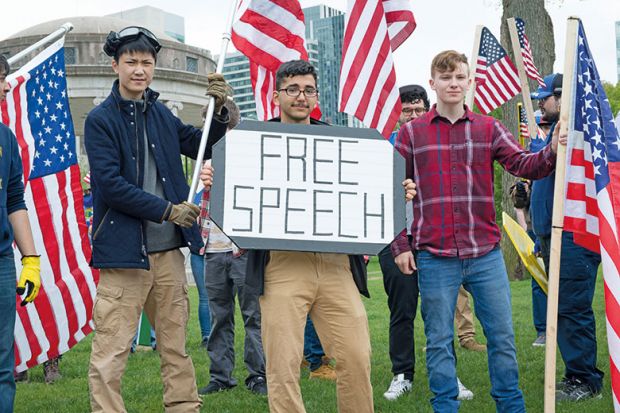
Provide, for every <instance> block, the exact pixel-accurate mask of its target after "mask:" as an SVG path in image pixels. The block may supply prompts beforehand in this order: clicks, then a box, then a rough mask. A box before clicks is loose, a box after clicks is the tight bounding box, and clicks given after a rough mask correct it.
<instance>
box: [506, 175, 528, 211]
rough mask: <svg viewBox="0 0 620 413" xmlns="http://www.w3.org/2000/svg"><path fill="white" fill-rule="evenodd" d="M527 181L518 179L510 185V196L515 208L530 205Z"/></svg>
mask: <svg viewBox="0 0 620 413" xmlns="http://www.w3.org/2000/svg"><path fill="white" fill-rule="evenodd" d="M526 185H527V184H526V183H525V182H523V181H518V182H516V183H515V184H514V185H512V186H511V187H510V196H511V198H512V202H513V204H514V206H515V208H519V209H522V208H528V207H529V206H530V197H529V194H528V192H527V189H526Z"/></svg>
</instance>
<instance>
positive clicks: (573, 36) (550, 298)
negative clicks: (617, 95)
mask: <svg viewBox="0 0 620 413" xmlns="http://www.w3.org/2000/svg"><path fill="white" fill-rule="evenodd" d="M578 27H579V19H578V18H576V17H569V18H568V24H567V29H566V48H565V50H566V56H565V59H564V78H563V81H562V107H561V109H560V122H561V124H560V135H566V134H567V133H568V125H569V122H572V121H574V119H573V115H572V113H571V112H572V110H571V109H572V108H573V107H574V104H573V101H574V99H575V96H574V95H575V91H574V88H573V79H574V77H575V76H574V75H575V66H576V65H575V58H576V50H577V30H578ZM565 173H566V146H565V145H558V153H557V160H556V165H555V192H554V194H553V218H552V221H551V253H550V257H549V270H548V274H549V281H548V294H547V333H546V334H547V344H546V347H545V410H544V411H545V413H554V412H555V368H556V349H557V326H558V292H559V288H560V257H561V251H562V229H563V227H564V176H565Z"/></svg>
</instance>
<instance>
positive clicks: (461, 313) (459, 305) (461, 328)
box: [454, 286, 476, 343]
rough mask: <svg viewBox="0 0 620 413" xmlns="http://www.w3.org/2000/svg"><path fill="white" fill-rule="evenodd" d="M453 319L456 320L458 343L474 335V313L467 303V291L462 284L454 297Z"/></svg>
mask: <svg viewBox="0 0 620 413" xmlns="http://www.w3.org/2000/svg"><path fill="white" fill-rule="evenodd" d="M454 321H455V322H456V334H457V335H458V337H459V343H462V342H463V341H465V340H467V339H470V338H473V337H474V336H475V335H476V329H475V328H474V314H473V313H472V311H471V306H470V305H469V293H468V292H467V290H465V288H463V286H461V288H460V289H459V295H458V298H457V299H456V311H455V314H454Z"/></svg>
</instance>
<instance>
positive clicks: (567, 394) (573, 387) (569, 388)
mask: <svg viewBox="0 0 620 413" xmlns="http://www.w3.org/2000/svg"><path fill="white" fill-rule="evenodd" d="M563 381H564V380H563ZM602 397H603V395H602V394H601V390H600V389H599V390H598V391H593V390H592V388H591V387H590V386H589V385H588V384H587V383H584V382H582V381H581V380H579V379H578V378H572V379H570V380H567V382H566V384H565V387H564V389H563V390H558V391H556V392H555V399H556V400H557V401H569V402H578V401H581V400H586V399H592V398H595V399H600V398H602Z"/></svg>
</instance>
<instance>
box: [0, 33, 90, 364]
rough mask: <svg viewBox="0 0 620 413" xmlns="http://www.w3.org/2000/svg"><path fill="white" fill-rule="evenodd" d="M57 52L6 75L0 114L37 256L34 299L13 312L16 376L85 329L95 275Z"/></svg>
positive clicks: (59, 46) (55, 48)
mask: <svg viewBox="0 0 620 413" xmlns="http://www.w3.org/2000/svg"><path fill="white" fill-rule="evenodd" d="M63 45H64V38H63V39H61V40H59V41H57V42H55V43H54V44H53V45H51V46H50V47H48V48H47V49H45V50H44V51H43V52H41V53H40V54H39V55H37V56H36V57H35V58H34V59H33V60H31V61H30V62H28V63H26V64H25V65H24V66H23V67H22V68H21V69H20V70H18V71H17V72H15V73H14V74H12V75H11V76H10V77H9V79H8V80H9V84H10V86H11V91H10V93H9V94H8V95H7V98H6V100H5V102H3V103H2V106H1V107H0V112H1V116H2V122H3V123H4V124H6V125H7V126H9V127H10V128H11V129H12V130H13V132H14V133H15V136H16V137H17V141H18V143H19V146H20V151H21V157H22V164H23V168H24V182H25V184H26V192H25V199H26V205H27V207H28V216H29V218H30V224H31V225H32V232H33V236H34V240H35V244H36V247H37V252H38V253H39V254H41V282H42V287H41V290H40V292H39V296H38V297H37V299H36V300H35V301H34V304H33V305H27V306H25V307H21V306H19V305H18V306H17V320H16V324H15V349H16V352H15V369H16V371H18V372H20V371H23V370H26V369H27V368H30V367H32V366H35V365H37V364H39V363H42V362H44V361H46V360H49V359H51V358H54V357H57V356H58V355H60V354H62V353H64V352H66V351H67V350H69V349H70V348H71V347H73V346H74V345H75V344H76V343H77V342H78V341H80V340H81V339H82V338H84V337H85V336H86V335H88V334H89V333H90V332H91V331H92V329H93V324H92V308H93V300H94V296H95V291H96V283H97V282H98V278H99V275H98V272H97V271H95V270H91V268H90V267H89V265H88V262H89V260H90V255H91V249H90V244H89V240H88V234H87V229H86V222H85V219H84V207H83V205H82V202H83V201H82V187H81V185H80V169H79V167H78V164H77V156H76V144H75V132H74V129H73V121H72V119H71V113H70V111H69V99H68V95H67V81H66V71H65V61H64V48H63ZM19 256H20V254H19V253H16V254H15V257H16V268H18V269H19V268H21V263H19V259H18V257H19ZM18 274H19V271H18ZM17 302H18V303H19V302H20V300H17Z"/></svg>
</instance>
